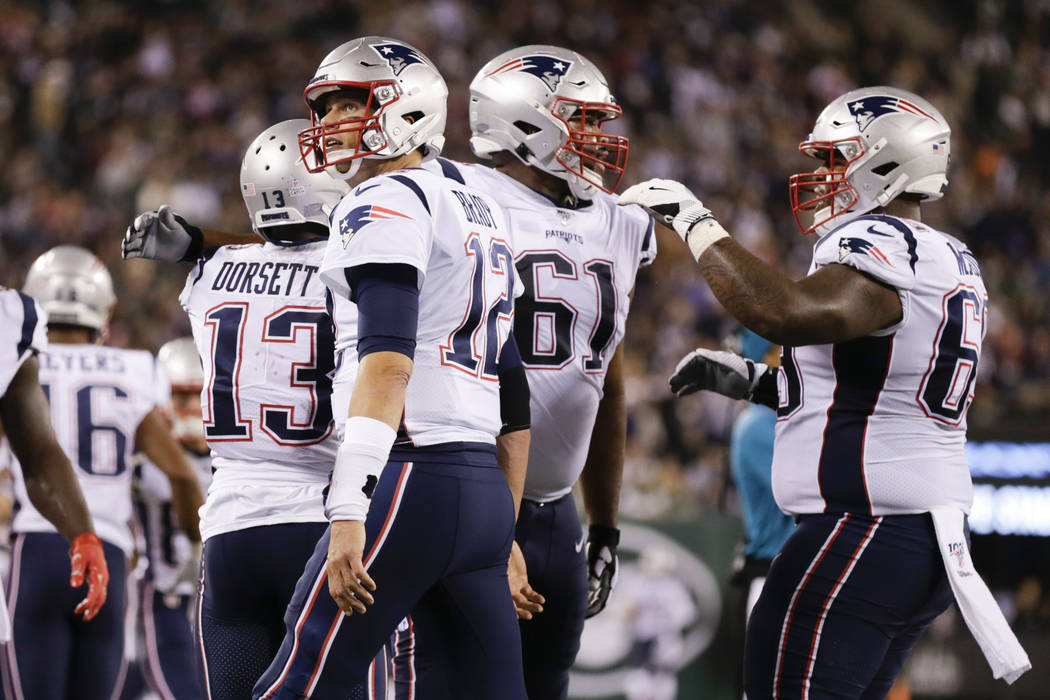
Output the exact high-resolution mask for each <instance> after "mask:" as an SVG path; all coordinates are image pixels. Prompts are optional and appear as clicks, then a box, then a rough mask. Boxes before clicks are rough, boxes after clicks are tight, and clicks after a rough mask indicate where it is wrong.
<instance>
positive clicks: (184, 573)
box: [163, 542, 204, 607]
mask: <svg viewBox="0 0 1050 700" xmlns="http://www.w3.org/2000/svg"><path fill="white" fill-rule="evenodd" d="M203 553H204V549H203V545H202V544H201V543H200V542H190V551H189V552H188V553H187V554H186V558H185V559H184V560H183V562H182V566H180V567H179V570H178V572H177V573H176V574H175V578H174V580H173V582H172V584H171V587H170V588H168V589H167V590H165V591H163V593H164V597H165V602H166V603H167V604H168V605H169V607H175V605H177V604H178V596H179V589H180V588H183V586H182V584H184V583H188V584H190V585H191V586H192V587H193V590H197V586H198V583H199V582H200V577H201V563H202V555H203ZM170 601H175V602H174V604H172V602H170Z"/></svg>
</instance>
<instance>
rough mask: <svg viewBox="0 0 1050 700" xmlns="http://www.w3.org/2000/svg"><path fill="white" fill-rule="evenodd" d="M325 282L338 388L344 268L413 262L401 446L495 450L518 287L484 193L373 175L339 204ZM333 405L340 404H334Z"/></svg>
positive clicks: (347, 329)
mask: <svg viewBox="0 0 1050 700" xmlns="http://www.w3.org/2000/svg"><path fill="white" fill-rule="evenodd" d="M331 220H332V226H331V235H330V237H329V241H328V247H327V248H326V250H325V255H324V263H323V264H322V266H321V277H322V279H324V281H325V283H326V284H328V286H329V287H330V288H331V289H332V296H333V297H334V299H335V310H334V312H333V317H334V318H335V320H336V324H337V326H338V332H339V335H338V338H337V349H338V351H339V352H340V354H341V358H342V359H341V365H340V369H339V375H340V376H339V379H338V383H339V384H340V385H341V386H342V387H344V389H345V391H346V392H349V391H350V390H351V388H352V384H353V375H354V374H355V373H356V368H357V362H356V359H357V358H356V338H357V328H356V323H344V319H347V318H348V316H350V315H351V313H350V312H348V311H346V310H344V309H345V307H347V306H348V305H353V302H351V301H350V298H349V297H350V289H349V285H348V283H347V280H346V276H345V270H346V269H347V268H351V267H354V266H357V265H363V264H366V263H398V264H406V265H411V266H412V267H414V268H415V269H416V270H417V271H418V279H419V284H420V295H419V322H418V330H417V340H416V350H415V358H414V369H413V372H412V378H411V380H410V381H409V384H408V389H407V393H406V397H405V410H404V416H403V420H402V425H401V429H400V430H399V431H398V441H397V444H405V445H417V446H422V445H436V444H442V443H449V442H478V443H488V444H493V443H494V442H495V437H496V435H497V434H498V433H499V431H500V428H501V427H502V422H501V420H500V405H499V377H498V375H497V363H498V360H499V353H500V350H501V349H502V347H503V343H504V342H505V341H506V338H507V336H508V334H509V333H510V328H511V323H512V322H513V312H514V297H515V296H517V295H518V294H520V293H521V289H522V288H521V283H520V282H519V281H518V279H517V275H516V274H515V270H514V254H513V252H512V249H511V246H510V235H509V232H508V230H507V225H506V220H505V216H504V213H503V211H502V209H500V207H499V205H498V204H496V202H495V201H494V200H493V199H492V198H491V197H489V196H488V195H487V194H485V193H483V192H480V191H477V190H474V189H472V188H469V187H466V186H465V185H462V184H461V183H459V182H456V181H454V180H451V179H449V178H445V177H442V176H441V175H438V174H435V173H432V172H429V171H426V170H422V169H419V168H415V169H410V170H400V171H397V172H394V173H388V174H384V175H380V176H377V177H374V178H372V179H370V180H367V181H366V182H364V183H362V184H361V185H359V186H358V187H357V188H355V189H354V191H352V192H351V193H349V194H347V195H346V196H345V197H343V199H342V200H341V201H340V202H339V205H338V206H337V207H336V209H335V211H334V212H333V213H332V219H331ZM337 403H338V402H337Z"/></svg>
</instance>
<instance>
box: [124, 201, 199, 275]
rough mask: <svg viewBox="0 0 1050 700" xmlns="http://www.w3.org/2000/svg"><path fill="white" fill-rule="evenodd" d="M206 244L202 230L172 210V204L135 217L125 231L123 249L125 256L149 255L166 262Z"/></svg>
mask: <svg viewBox="0 0 1050 700" xmlns="http://www.w3.org/2000/svg"><path fill="white" fill-rule="evenodd" d="M202 245H203V234H202V233H201V230H200V229H199V228H197V227H196V226H194V225H193V224H190V223H189V222H187V221H186V220H185V219H184V218H182V217H181V216H179V215H178V214H176V213H175V212H173V211H172V210H171V208H170V207H168V205H166V204H165V205H163V206H161V208H160V209H158V210H157V211H147V212H143V213H141V214H139V215H138V216H137V217H135V220H134V221H133V222H132V223H131V226H128V230H127V231H126V232H125V233H124V240H123V242H122V244H121V252H122V253H123V255H124V259H125V260H130V259H132V258H145V259H147V260H161V261H163V262H179V261H180V260H189V259H192V258H194V257H196V255H197V254H198V253H199V252H200V250H201V246H202Z"/></svg>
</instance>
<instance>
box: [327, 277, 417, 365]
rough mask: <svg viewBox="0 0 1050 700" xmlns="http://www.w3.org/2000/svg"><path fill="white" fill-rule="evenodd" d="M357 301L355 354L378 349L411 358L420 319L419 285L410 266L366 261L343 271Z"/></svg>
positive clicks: (413, 353)
mask: <svg viewBox="0 0 1050 700" xmlns="http://www.w3.org/2000/svg"><path fill="white" fill-rule="evenodd" d="M345 274H346V281H347V284H348V285H349V286H350V290H351V295H352V296H351V299H352V300H353V301H354V302H356V303H357V311H358V322H357V323H358V326H357V356H358V357H359V358H363V357H364V356H365V355H368V354H371V353H373V352H378V351H380V350H388V351H392V352H399V353H401V354H402V355H407V356H408V357H413V356H414V355H415V351H416V330H417V324H418V322H419V288H418V286H417V283H418V277H417V274H416V269H415V268H414V267H412V266H411V265H401V264H394V263H387V264H381V263H369V264H367V265H358V266H356V267H352V268H349V269H348V270H346V273H345Z"/></svg>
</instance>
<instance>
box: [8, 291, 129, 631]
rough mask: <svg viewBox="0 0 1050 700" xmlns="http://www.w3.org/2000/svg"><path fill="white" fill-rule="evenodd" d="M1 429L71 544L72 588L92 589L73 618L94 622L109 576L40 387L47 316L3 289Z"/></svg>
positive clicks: (44, 510)
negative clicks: (79, 616)
mask: <svg viewBox="0 0 1050 700" xmlns="http://www.w3.org/2000/svg"><path fill="white" fill-rule="evenodd" d="M0 319H2V321H0V333H4V334H5V336H4V338H3V341H2V343H0V428H2V429H3V430H5V431H7V444H8V446H9V448H10V450H11V451H12V452H13V453H14V456H15V457H16V458H17V459H18V460H20V461H21V462H22V463H24V464H25V465H26V466H25V467H23V468H22V479H23V483H24V484H25V489H26V494H27V496H28V497H29V499H30V502H31V503H32V504H33V507H34V508H36V509H37V511H38V512H39V513H41V514H42V515H43V516H44V517H45V518H47V520H48V521H50V522H51V524H53V525H54V526H55V529H56V530H58V532H59V533H61V534H62V536H63V537H65V538H66V539H67V540H69V542H70V543H71V547H70V549H69V559H70V562H69V564H70V579H69V585H70V586H72V587H74V588H80V587H82V586H83V585H84V584H87V586H88V592H87V595H86V596H85V597H84V599H83V600H81V601H80V602H79V603H77V606H76V608H74V614H76V615H82V616H83V619H84V620H85V621H87V620H91V619H92V618H94V617H95V615H96V614H98V611H99V610H100V609H101V608H102V606H103V605H104V604H105V602H106V586H107V585H108V583H109V569H108V568H107V566H106V558H105V555H104V553H103V551H102V542H101V541H100V540H99V539H98V536H97V535H95V530H94V525H93V524H92V522H91V514H90V513H89V512H88V509H87V504H86V503H85V502H84V494H83V493H82V492H81V490H80V484H79V482H78V481H77V479H76V475H75V474H74V473H73V466H72V464H70V462H69V457H67V456H66V453H65V452H64V451H63V450H62V445H60V444H59V442H58V440H57V438H56V437H55V432H54V429H53V428H52V427H51V411H50V407H49V406H48V403H47V396H46V395H45V394H44V392H43V390H42V389H41V387H40V380H39V375H40V362H39V360H38V357H37V356H38V355H39V353H40V352H42V351H43V350H44V349H46V348H47V316H46V314H45V313H44V311H43V309H42V308H41V307H40V304H39V303H38V302H37V301H36V300H34V299H33V298H32V297H30V296H27V295H25V294H23V293H22V292H19V291H17V290H14V289H6V288H3V287H0ZM5 603H6V601H5V600H4V599H3V598H0V642H6V641H8V640H9V639H10V637H11V621H10V618H9V617H8V614H7V608H6V605H5Z"/></svg>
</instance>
